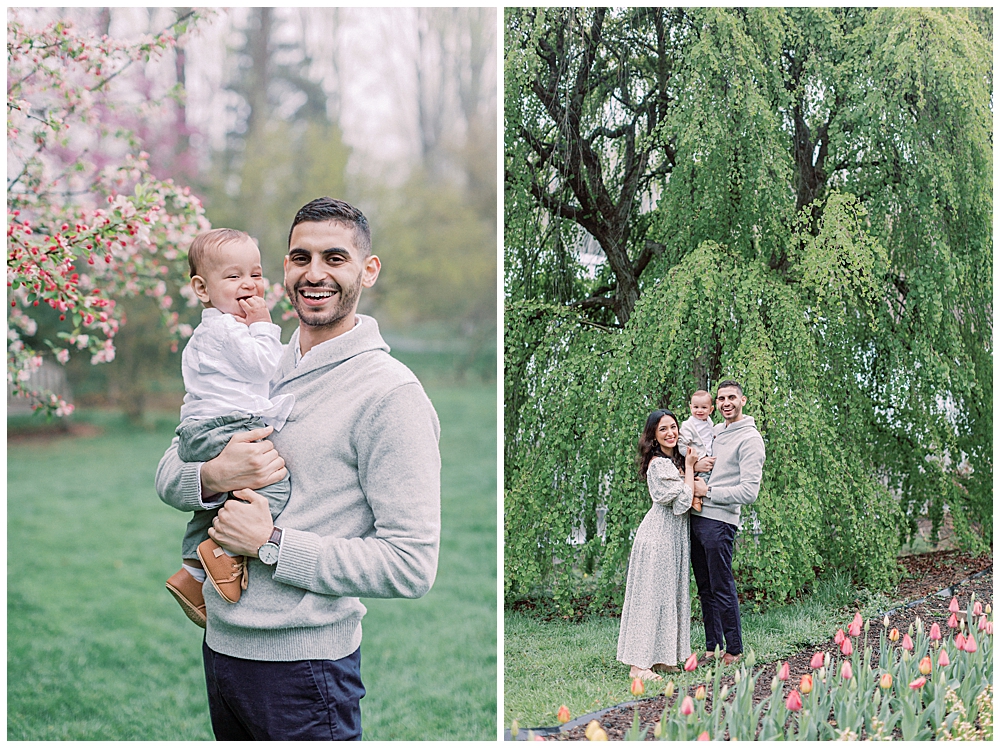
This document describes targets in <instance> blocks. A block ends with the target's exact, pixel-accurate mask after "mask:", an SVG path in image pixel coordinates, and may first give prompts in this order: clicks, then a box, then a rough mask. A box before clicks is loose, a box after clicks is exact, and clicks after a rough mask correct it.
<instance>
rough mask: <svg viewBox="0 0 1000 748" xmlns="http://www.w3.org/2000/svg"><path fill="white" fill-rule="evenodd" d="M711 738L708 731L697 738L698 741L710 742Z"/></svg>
mask: <svg viewBox="0 0 1000 748" xmlns="http://www.w3.org/2000/svg"><path fill="white" fill-rule="evenodd" d="M711 739H712V738H711V737H709V735H708V730H705V732H703V733H702V734H701V735H699V736H698V740H711Z"/></svg>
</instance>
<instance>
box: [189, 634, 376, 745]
mask: <svg viewBox="0 0 1000 748" xmlns="http://www.w3.org/2000/svg"><path fill="white" fill-rule="evenodd" d="M202 655H203V657H204V660H205V682H206V683H207V685H208V709H209V712H210V714H211V717H212V731H213V732H214V733H215V739H216V740H361V704H360V701H361V698H362V697H363V696H364V695H365V687H364V686H363V685H362V684H361V648H360V647H358V649H357V650H355V652H354V654H350V655H348V656H347V657H342V658H341V659H339V660H300V661H297V662H258V661H255V660H241V659H239V658H236V657H229V656H228V655H224V654H219V653H218V652H214V651H212V650H211V649H209V648H208V645H207V644H204V643H203V644H202Z"/></svg>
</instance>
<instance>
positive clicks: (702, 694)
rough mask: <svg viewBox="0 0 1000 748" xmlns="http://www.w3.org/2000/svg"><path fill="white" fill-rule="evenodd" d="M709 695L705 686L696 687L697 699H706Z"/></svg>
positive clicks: (695, 694)
mask: <svg viewBox="0 0 1000 748" xmlns="http://www.w3.org/2000/svg"><path fill="white" fill-rule="evenodd" d="M707 695H708V692H707V691H706V690H705V687H704V686H698V688H697V689H695V692H694V698H695V701H704V700H705V697H706V696H707Z"/></svg>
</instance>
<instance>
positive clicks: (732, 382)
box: [715, 379, 743, 397]
mask: <svg viewBox="0 0 1000 748" xmlns="http://www.w3.org/2000/svg"><path fill="white" fill-rule="evenodd" d="M723 387H735V388H736V389H737V390H739V391H740V397H742V396H743V388H742V387H740V383H739V382H737V381H736V380H735V379H723V380H722V381H721V382H719V386H718V387H716V388H715V396H716V397H718V396H719V390H721V389H722V388H723Z"/></svg>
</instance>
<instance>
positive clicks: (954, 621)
mask: <svg viewBox="0 0 1000 748" xmlns="http://www.w3.org/2000/svg"><path fill="white" fill-rule="evenodd" d="M948 628H950V629H957V628H958V616H957V615H955V614H954V613H952V614H951V616H950V617H949V618H948Z"/></svg>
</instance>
